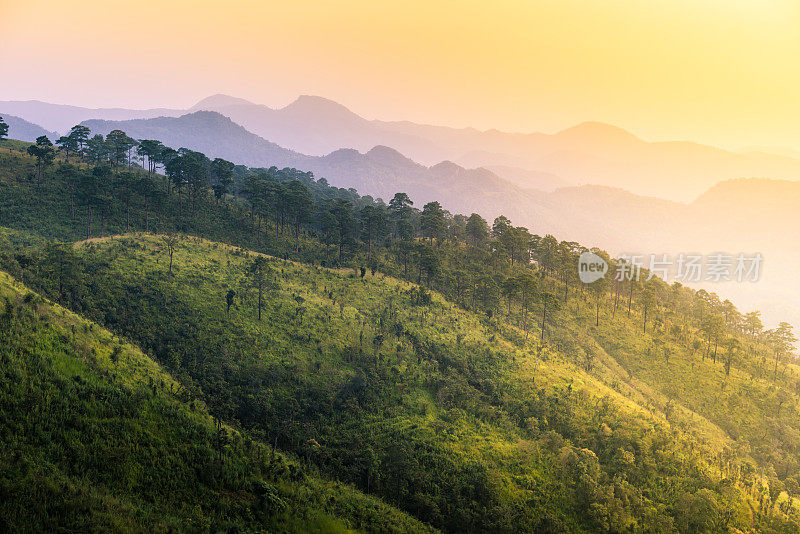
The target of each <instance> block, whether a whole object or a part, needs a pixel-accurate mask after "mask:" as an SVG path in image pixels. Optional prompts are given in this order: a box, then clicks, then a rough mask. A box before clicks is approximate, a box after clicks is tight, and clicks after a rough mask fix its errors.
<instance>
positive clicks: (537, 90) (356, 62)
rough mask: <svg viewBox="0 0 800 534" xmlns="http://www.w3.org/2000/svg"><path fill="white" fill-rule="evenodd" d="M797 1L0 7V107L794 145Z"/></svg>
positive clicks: (90, 1)
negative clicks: (319, 108) (246, 109)
mask: <svg viewBox="0 0 800 534" xmlns="http://www.w3.org/2000/svg"><path fill="white" fill-rule="evenodd" d="M798 58H800V2H799V1H797V0H668V1H666V0H580V1H579V0H527V1H523V0H494V1H492V2H486V1H480V2H473V1H470V0H461V1H434V0H425V1H416V0H407V1H404V2H388V1H385V2H384V1H375V0H370V1H360V0H359V1H348V0H338V1H318V2H303V1H292V2H264V1H252V0H226V1H211V0H191V1H184V0H177V1H168V0H163V1H158V2H150V1H148V0H137V1H128V0H114V1H108V0H81V1H80V2H74V1H71V0H61V1H59V2H52V1H42V0H25V1H19V0H0V100H29V99H37V100H44V101H49V102H56V103H65V104H75V105H82V106H88V107H109V106H116V107H136V108H147V107H171V108H187V107H189V106H191V105H192V104H194V103H195V102H196V101H198V100H200V99H202V98H204V97H206V96H209V95H211V94H215V93H226V94H230V95H234V96H239V97H242V98H247V99H249V100H252V101H254V102H257V103H262V104H267V105H269V106H272V107H278V106H283V105H286V104H288V103H289V102H291V101H292V100H294V99H295V98H296V97H297V96H298V95H300V94H313V95H319V96H324V97H327V98H330V99H333V100H336V101H337V102H340V103H342V104H344V105H345V106H347V107H349V108H350V109H351V110H353V111H355V112H356V113H358V114H360V115H362V116H364V117H367V118H370V119H372V118H378V119H385V120H412V121H415V122H425V123H432V124H442V125H449V126H457V127H464V126H473V127H476V128H480V129H489V128H497V129H500V130H507V131H521V132H530V131H547V132H550V131H556V130H559V129H562V128H566V127H569V126H571V125H574V124H576V123H579V122H583V121H587V120H599V121H604V122H609V123H612V124H616V125H619V126H622V127H624V128H627V129H629V130H631V131H632V132H634V133H636V134H638V135H640V136H642V137H644V138H646V139H650V140H664V139H692V140H697V141H701V142H705V143H710V144H716V145H719V146H725V147H728V148H738V147H743V146H756V145H769V146H776V147H792V148H796V149H800V128H798V124H800V98H798V94H800V91H799V90H798V89H800V65H798Z"/></svg>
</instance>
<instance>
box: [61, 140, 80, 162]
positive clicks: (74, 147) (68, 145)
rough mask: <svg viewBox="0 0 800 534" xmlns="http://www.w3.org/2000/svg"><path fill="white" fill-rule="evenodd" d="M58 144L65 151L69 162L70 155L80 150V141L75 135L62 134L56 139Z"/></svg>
mask: <svg viewBox="0 0 800 534" xmlns="http://www.w3.org/2000/svg"><path fill="white" fill-rule="evenodd" d="M56 144H57V145H58V146H59V147H60V148H61V150H63V151H64V156H65V159H66V162H67V163H69V155H70V153H71V152H74V153H77V152H78V142H77V141H76V140H75V138H74V137H70V136H69V135H62V136H61V137H59V138H58V139H57V140H56Z"/></svg>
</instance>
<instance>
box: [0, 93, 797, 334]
mask: <svg viewBox="0 0 800 534" xmlns="http://www.w3.org/2000/svg"><path fill="white" fill-rule="evenodd" d="M26 104H28V105H29V107H30V106H33V104H32V103H26ZM47 106H48V107H47V108H46V109H48V110H50V111H51V112H53V113H54V114H55V115H59V113H60V111H61V110H62V107H60V106H53V105H47ZM34 108H35V106H34ZM204 108H215V109H217V110H219V111H204V110H203V109H204ZM5 109H8V108H7V107H6V103H0V114H2V113H4V110H5ZM32 109H33V108H32ZM76 110H80V113H85V114H90V113H93V112H94V111H95V110H88V109H85V108H74V107H67V108H66V114H65V115H64V116H68V117H70V120H72V119H73V118H80V113H79V112H78V111H76ZM100 111H101V112H102V113H101V115H102V114H105V115H106V116H108V115H114V114H117V115H118V116H119V115H125V114H126V113H128V114H129V115H136V114H138V115H144V116H147V115H151V114H158V113H159V112H161V111H164V110H142V111H132V110H109V109H106V110H100ZM166 111H167V112H169V113H170V114H173V115H175V114H177V115H179V116H159V117H153V118H134V119H128V120H116V121H115V120H104V119H99V118H93V119H91V120H85V121H84V122H83V123H84V124H85V125H87V126H89V127H90V128H91V129H92V131H93V132H95V133H102V134H107V133H108V132H109V131H111V130H113V129H116V128H120V129H122V130H124V131H126V132H127V133H128V135H130V136H132V137H134V138H137V139H144V138H153V139H159V140H161V141H162V142H164V143H165V144H166V145H168V146H173V147H176V148H177V147H187V148H191V149H194V150H199V151H202V152H204V153H206V154H207V155H209V156H211V157H223V158H226V159H229V160H231V161H234V162H236V163H239V164H245V165H248V166H255V167H269V166H273V165H275V166H277V167H296V168H299V169H303V170H308V171H313V172H314V174H315V175H316V176H317V177H324V178H326V179H327V180H328V182H330V183H331V184H332V185H335V186H337V187H343V188H355V189H357V190H358V191H359V192H361V193H363V194H369V195H372V196H374V197H380V198H383V199H384V200H388V199H389V198H391V196H392V195H393V194H394V193H395V192H398V191H404V192H406V193H408V194H409V195H410V196H411V198H412V199H413V200H414V201H415V203H416V204H417V205H418V206H421V205H422V204H424V203H426V202H429V201H431V200H438V201H440V202H441V203H442V204H443V206H444V207H445V208H447V209H449V210H450V211H452V212H454V213H467V214H469V213H472V212H477V213H480V214H482V215H483V216H484V217H486V218H488V219H489V220H492V219H493V218H494V217H496V216H497V215H499V214H500V213H503V214H505V215H506V216H508V217H510V218H511V219H512V221H513V222H514V223H515V224H520V225H525V226H527V227H529V228H531V229H532V230H533V231H534V232H536V233H552V234H554V235H556V236H557V237H558V238H559V239H566V240H575V241H579V242H582V243H591V244H595V245H597V246H600V247H602V248H605V249H607V250H609V251H611V252H612V253H619V252H647V253H678V252H692V251H699V252H703V253H706V254H710V253H712V252H715V251H726V252H729V253H738V252H755V251H759V252H761V253H762V254H764V255H765V257H766V260H765V274H764V277H763V280H762V281H763V282H764V283H761V284H758V285H757V286H748V285H743V284H727V285H726V287H724V288H720V287H716V286H711V289H712V290H716V291H719V292H720V293H721V294H730V295H734V296H735V298H737V299H738V300H737V301H738V302H740V303H741V304H742V305H744V306H760V307H761V308H762V309H764V311H765V316H767V317H768V316H770V315H771V313H770V310H771V309H772V308H773V307H771V305H770V304H768V303H765V300H766V301H769V302H773V303H781V304H780V306H779V307H780V308H781V313H782V314H783V316H786V313H787V312H786V310H785V309H784V308H785V307H786V305H787V304H786V303H787V302H788V305H789V306H790V307H792V308H793V311H791V313H790V314H794V315H795V316H796V317H797V320H796V321H795V323H796V324H800V311H797V309H796V308H794V306H795V305H794V304H793V301H794V296H800V283H798V281H797V280H796V278H795V275H794V272H795V266H796V265H797V262H798V261H800V255H798V253H796V252H795V251H794V250H793V249H792V248H791V247H787V246H785V244H786V243H789V242H791V239H792V230H791V229H792V228H797V227H798V224H800V220H799V219H800V218H799V217H798V216H797V214H796V211H795V209H794V206H796V205H797V201H798V200H800V193H799V191H800V183H798V182H793V181H791V180H773V179H742V178H741V177H743V176H749V175H751V176H768V177H770V178H781V177H784V178H786V177H789V178H792V177H794V176H800V159H794V158H791V157H788V156H785V155H779V154H767V153H766V152H765V151H766V149H761V150H762V151H761V152H746V153H734V152H728V151H725V150H722V149H719V148H715V147H709V146H704V145H699V144H695V143H689V142H675V143H649V142H646V141H643V140H641V139H639V138H637V137H636V136H634V135H632V134H630V133H629V132H626V131H625V130H622V129H620V128H616V127H613V126H609V125H605V124H601V123H584V124H581V125H578V126H576V127H574V128H570V129H567V130H564V131H562V132H559V133H556V134H553V135H548V134H529V135H522V134H508V133H504V132H499V131H487V132H479V131H477V130H473V129H462V130H456V129H451V128H444V127H436V126H426V125H418V124H412V123H388V122H381V121H368V120H366V119H363V118H361V117H359V116H358V115H356V114H354V113H352V112H350V111H349V110H347V108H345V107H344V106H341V105H339V104H336V103H334V102H332V101H329V100H326V99H322V98H318V97H300V98H299V99H298V100H297V101H295V102H294V103H292V104H290V105H289V106H286V107H285V108H281V109H278V110H273V109H271V108H268V107H266V106H257V105H255V104H252V103H250V102H248V101H246V100H242V99H234V98H231V97H227V96H224V95H217V96H214V97H210V98H208V99H205V100H203V101H201V102H199V103H198V104H197V105H195V106H193V108H191V110H189V112H188V113H183V114H182V115H181V114H180V112H177V111H176V110H166ZM56 119H57V117H55V116H53V117H50V118H49V119H48V122H46V124H47V125H53V124H55V121H56ZM59 120H62V123H63V124H67V123H69V121H66V119H64V118H63V117H62V118H61V119H59ZM64 121H66V122H64ZM240 122H241V123H246V124H247V126H249V127H246V126H245V125H243V124H240ZM33 126H35V125H33ZM251 128H252V130H254V131H251V130H250V129H251ZM264 132H267V133H268V137H266V138H265V137H264V136H263V135H259V133H261V134H264ZM386 132H388V133H386ZM12 137H14V135H13V130H12ZM29 139H30V136H29ZM267 139H269V140H267ZM276 140H279V142H276ZM371 140H375V141H386V142H387V144H377V145H373V144H371V143H372V141H371ZM389 143H394V144H389ZM337 145H338V146H337ZM348 145H350V146H348ZM334 146H337V148H336V149H335V150H332V151H330V152H325V150H327V149H328V148H331V147H334ZM342 146H344V147H346V148H341V147H342ZM398 146H402V147H404V150H406V151H408V152H405V153H404V152H403V150H398V149H397V147H398ZM448 147H449V148H448ZM525 147H529V148H530V150H528V151H526V150H525ZM459 152H460V153H461V157H457V158H454V159H455V161H453V159H444V160H435V157H436V154H439V155H448V154H449V155H452V154H455V153H459ZM409 153H411V154H414V155H415V156H416V157H408V154H409ZM431 158H433V159H431ZM535 158H538V159H536V161H537V162H538V164H537V165H538V166H537V167H536V168H535V169H525V168H524V165H526V161H533V160H534V159H535ZM420 161H426V162H428V164H424V163H420ZM545 163H547V164H546V165H545ZM470 167H472V168H470ZM793 169H797V174H796V175H795V174H793V173H794V172H795V171H793ZM579 176H582V178H579ZM634 182H635V183H634ZM580 183H583V184H586V185H574V184H580ZM620 184H622V185H620ZM665 188H669V189H674V190H676V191H677V190H680V191H684V190H687V188H688V189H689V190H692V191H696V192H697V194H696V195H694V194H693V195H692V196H691V197H690V198H688V199H687V198H682V199H680V200H682V201H679V200H676V199H675V198H674V197H675V196H680V197H685V194H684V195H669V194H660V195H658V194H654V192H661V193H664V191H665ZM642 191H646V192H648V191H649V192H650V195H649V196H648V195H647V194H641V192H642ZM658 197H661V198H658ZM765 235H770V236H772V239H769V240H765V239H764V236H765ZM787 295H788V296H790V298H788V299H787ZM776 316H777V315H776Z"/></svg>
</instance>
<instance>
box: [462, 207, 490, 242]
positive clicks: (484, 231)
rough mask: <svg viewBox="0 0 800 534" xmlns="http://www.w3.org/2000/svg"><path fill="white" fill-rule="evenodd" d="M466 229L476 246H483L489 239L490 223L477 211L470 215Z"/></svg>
mask: <svg viewBox="0 0 800 534" xmlns="http://www.w3.org/2000/svg"><path fill="white" fill-rule="evenodd" d="M464 230H465V232H466V234H467V237H469V239H470V241H471V242H472V245H473V246H475V247H478V246H481V245H482V244H484V243H485V242H486V241H487V240H488V239H489V223H487V222H486V219H484V218H483V217H481V216H480V215H478V214H477V213H473V214H472V215H470V216H469V219H467V224H466V227H465V228H464Z"/></svg>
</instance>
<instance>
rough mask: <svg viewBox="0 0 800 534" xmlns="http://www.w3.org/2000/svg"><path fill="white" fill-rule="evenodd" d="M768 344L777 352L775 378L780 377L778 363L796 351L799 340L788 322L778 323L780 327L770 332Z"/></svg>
mask: <svg viewBox="0 0 800 534" xmlns="http://www.w3.org/2000/svg"><path fill="white" fill-rule="evenodd" d="M767 339H768V342H769V344H770V346H771V347H772V350H773V351H775V371H774V377H775V378H777V377H778V362H779V361H780V360H781V359H783V358H786V357H787V356H789V355H790V354H791V353H792V352H793V351H794V350H795V345H794V344H795V343H796V342H797V338H795V337H794V334H793V333H792V325H790V324H789V323H787V322H780V323H778V327H777V328H775V329H774V330H770V331H769V335H768V338H767Z"/></svg>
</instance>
